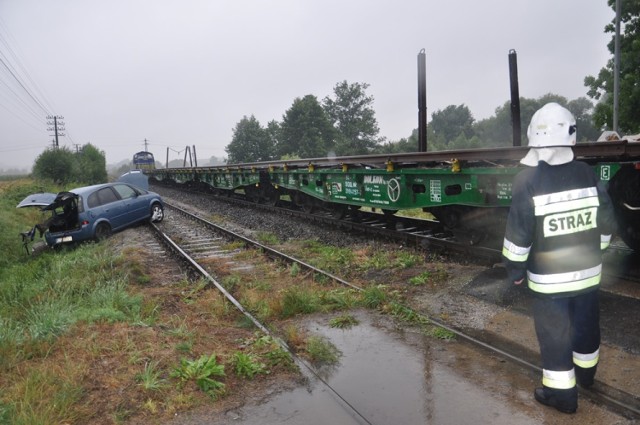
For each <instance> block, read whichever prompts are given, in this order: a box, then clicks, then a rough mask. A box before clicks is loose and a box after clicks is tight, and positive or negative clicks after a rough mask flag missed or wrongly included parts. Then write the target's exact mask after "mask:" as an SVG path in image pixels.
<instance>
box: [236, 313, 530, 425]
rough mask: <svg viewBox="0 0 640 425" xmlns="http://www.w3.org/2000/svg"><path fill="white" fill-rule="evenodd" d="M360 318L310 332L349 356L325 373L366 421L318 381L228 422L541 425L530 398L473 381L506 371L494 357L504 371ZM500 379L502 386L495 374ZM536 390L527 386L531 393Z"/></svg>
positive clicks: (312, 325) (376, 319)
mask: <svg viewBox="0 0 640 425" xmlns="http://www.w3.org/2000/svg"><path fill="white" fill-rule="evenodd" d="M355 315H356V317H357V319H358V320H359V321H360V324H359V325H357V326H354V327H352V328H351V329H346V330H341V329H333V328H331V327H329V326H328V319H322V322H307V327H308V329H309V330H310V332H311V333H312V334H317V335H322V336H325V337H326V338H328V339H329V340H330V341H331V342H332V343H333V344H334V345H336V347H337V348H338V349H339V350H340V351H341V352H342V356H341V358H340V364H339V365H338V366H336V367H334V368H332V369H331V370H329V371H326V370H325V371H322V372H323V378H324V379H325V380H326V382H328V384H329V385H330V386H331V387H332V388H334V389H335V391H336V392H337V393H339V394H340V396H341V397H343V398H344V399H345V400H346V401H347V402H348V403H349V404H350V405H351V406H353V409H355V410H357V411H358V412H359V414H360V415H362V417H364V418H366V420H363V419H362V417H359V415H358V414H357V413H355V412H354V410H353V409H351V408H350V407H349V406H347V405H346V404H345V403H343V402H342V401H341V400H340V399H339V398H338V397H337V396H336V395H335V394H334V393H333V392H332V391H331V390H330V389H328V388H327V387H326V386H325V385H324V384H322V383H321V382H320V381H319V380H317V379H316V380H315V381H314V382H312V383H311V384H310V386H309V387H308V388H298V389H295V390H293V391H287V392H283V393H280V394H278V395H276V396H274V397H273V398H271V399H270V400H269V401H268V402H266V403H264V404H261V405H257V406H255V405H254V406H245V407H243V408H241V409H238V410H234V411H232V412H228V413H227V415H226V419H227V420H228V421H229V423H235V424H243V425H253V424H268V423H279V424H280V423H284V424H307V425H321V424H341V425H347V424H366V423H367V421H368V422H369V423H371V424H375V425H382V424H403V425H411V424H485V423H486V424H514V423H518V424H525V425H526V424H538V423H540V420H541V418H540V416H539V414H536V413H535V412H529V413H530V414H531V417H529V416H528V414H529V413H523V412H527V409H526V408H525V409H523V404H530V399H531V394H530V393H529V392H523V391H520V390H513V389H511V392H515V394H512V397H513V398H512V399H507V397H505V396H502V395H500V394H496V393H495V391H492V389H490V390H489V391H487V387H485V386H483V385H482V384H480V383H481V382H483V381H486V377H483V378H482V379H478V381H479V382H480V383H477V384H475V383H474V379H473V377H474V376H476V377H478V378H480V375H485V374H491V373H500V372H499V371H500V368H501V366H500V365H499V362H498V361H496V360H495V359H494V362H495V363H497V364H498V366H496V368H497V370H493V371H492V370H491V368H489V369H488V370H487V369H485V366H484V365H481V366H477V365H474V362H472V361H471V357H473V355H470V354H469V353H467V352H465V353H463V354H462V355H461V357H460V354H459V353H457V352H453V351H451V350H449V348H447V345H451V346H453V345H458V344H456V343H448V344H447V343H446V342H442V341H436V340H434V339H433V338H430V337H425V336H422V335H419V334H417V333H405V334H403V333H401V332H400V331H397V330H391V329H389V328H388V326H391V325H390V322H389V321H388V320H387V319H384V318H380V317H379V316H376V315H370V314H369V313H367V312H357V313H356V314H355ZM382 322H384V324H383V323H382ZM476 355H477V353H476ZM483 355H485V356H486V353H483ZM475 363H477V362H475ZM481 363H482V362H481ZM458 369H460V370H458ZM503 373H504V371H503ZM493 378H494V379H493V380H494V382H495V375H494V376H493ZM527 379H528V378H526V377H525V380H527ZM511 384H513V383H511ZM503 385H504V384H503ZM506 385H507V386H509V382H507V384H506ZM525 385H526V384H525ZM531 385H532V384H529V386H525V387H524V388H532V386H531ZM508 391H509V388H507V392H508ZM525 407H526V406H525Z"/></svg>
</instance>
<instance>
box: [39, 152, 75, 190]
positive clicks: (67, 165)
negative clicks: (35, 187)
mask: <svg viewBox="0 0 640 425" xmlns="http://www.w3.org/2000/svg"><path fill="white" fill-rule="evenodd" d="M76 167H77V163H76V159H75V156H74V154H73V153H72V152H71V151H70V150H69V149H67V148H66V147H62V148H57V149H47V150H45V151H44V152H42V153H41V154H40V155H38V157H37V158H36V161H35V164H34V165H33V176H34V177H35V178H37V179H42V180H52V181H54V182H56V183H59V184H66V183H69V182H72V181H76V180H77V179H76V176H77V172H76Z"/></svg>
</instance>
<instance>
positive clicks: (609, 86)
mask: <svg viewBox="0 0 640 425" xmlns="http://www.w3.org/2000/svg"><path fill="white" fill-rule="evenodd" d="M607 3H608V5H609V6H610V7H611V8H613V9H614V10H615V0H608V2H607ZM614 19H615V18H614ZM620 22H621V25H620V27H621V28H624V31H622V30H621V34H620V70H619V71H620V72H619V74H618V75H619V81H620V92H619V94H620V96H619V110H618V127H619V130H620V131H621V132H623V133H627V134H634V133H638V132H640V113H638V111H640V0H625V1H622V2H621V14H620ZM604 32H605V33H611V34H612V35H613V36H612V38H611V41H610V42H609V44H608V45H607V47H608V49H609V51H610V52H611V54H613V53H614V49H615V21H614V22H612V23H610V24H608V25H607V26H606V27H605V29H604ZM613 62H614V60H613V58H611V59H610V60H609V61H608V62H607V64H606V65H605V67H604V68H602V69H601V70H600V72H599V73H598V76H597V77H594V76H591V75H589V76H587V77H585V79H584V85H585V86H586V87H588V88H589V91H588V92H587V94H588V95H589V97H591V98H592V99H595V100H599V102H598V103H597V104H596V107H595V111H594V113H593V119H594V124H595V126H596V127H599V128H600V129H605V128H608V129H611V128H613V65H614V63H613Z"/></svg>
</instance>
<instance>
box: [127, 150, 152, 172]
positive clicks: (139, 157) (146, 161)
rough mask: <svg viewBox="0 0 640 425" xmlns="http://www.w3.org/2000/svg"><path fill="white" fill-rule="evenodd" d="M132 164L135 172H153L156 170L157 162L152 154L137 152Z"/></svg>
mask: <svg viewBox="0 0 640 425" xmlns="http://www.w3.org/2000/svg"><path fill="white" fill-rule="evenodd" d="M132 162H133V169H134V170H153V169H155V168H156V160H155V159H154V157H153V154H152V153H151V152H147V151H140V152H136V153H135V154H134V155H133V161H132Z"/></svg>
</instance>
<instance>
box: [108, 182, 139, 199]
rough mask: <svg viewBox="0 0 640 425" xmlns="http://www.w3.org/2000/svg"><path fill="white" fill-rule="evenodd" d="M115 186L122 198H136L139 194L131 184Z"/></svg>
mask: <svg viewBox="0 0 640 425" xmlns="http://www.w3.org/2000/svg"><path fill="white" fill-rule="evenodd" d="M113 188H114V189H115V190H116V191H117V192H118V194H119V195H120V197H121V198H122V199H129V198H135V197H136V195H137V192H136V191H135V190H134V189H133V188H132V187H131V186H127V185H126V184H117V185H115V186H113Z"/></svg>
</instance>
